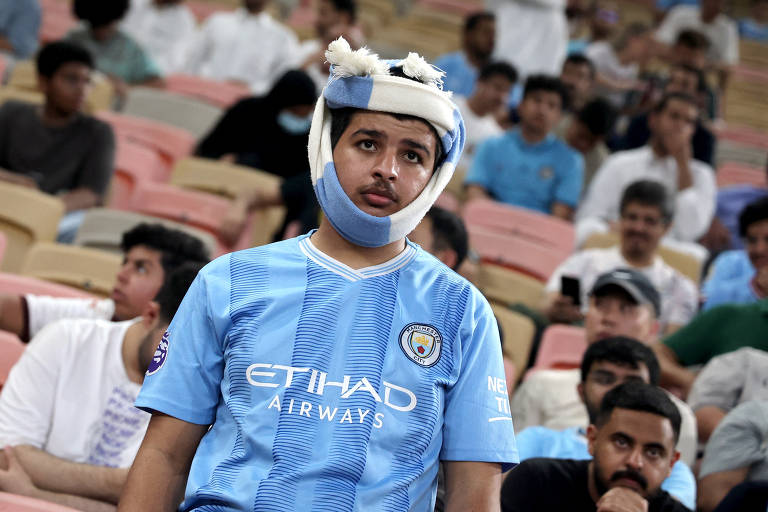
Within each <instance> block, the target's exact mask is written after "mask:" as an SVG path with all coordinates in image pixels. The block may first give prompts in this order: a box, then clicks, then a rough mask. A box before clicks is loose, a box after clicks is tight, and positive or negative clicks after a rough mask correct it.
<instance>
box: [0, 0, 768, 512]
mask: <svg viewBox="0 0 768 512" xmlns="http://www.w3.org/2000/svg"><path fill="white" fill-rule="evenodd" d="M269 3H270V2H269V1H267V0H243V1H242V5H241V6H240V7H239V8H238V9H235V10H229V11H222V12H217V13H215V14H212V15H211V16H209V17H208V18H207V19H205V20H204V21H203V22H202V23H201V24H198V22H197V20H196V18H195V17H194V15H193V14H192V12H191V11H190V9H189V8H188V6H187V5H185V2H184V0H110V1H104V0H72V2H71V4H72V13H73V15H74V16H75V17H76V18H77V19H78V20H79V24H78V25H77V26H76V28H74V29H73V30H72V31H70V32H69V33H68V34H66V36H65V37H64V38H63V39H62V40H60V41H55V42H50V43H48V44H45V45H42V46H39V45H38V40H39V39H38V31H39V27H40V23H41V17H42V10H41V6H40V5H39V3H38V1H37V0H14V1H12V2H10V1H9V2H5V3H4V4H2V5H0V52H2V53H3V55H4V58H5V59H6V60H7V62H8V63H9V68H10V69H12V68H13V65H14V62H21V61H24V60H29V59H34V62H35V64H36V71H37V77H38V84H39V90H40V92H41V93H42V94H43V97H44V101H43V104H42V105H41V106H37V105H32V104H28V103H24V102H22V101H15V100H11V101H6V102H5V103H3V104H2V105H1V106H0V181H2V182H7V183H11V184H14V185H20V186H24V187H30V188H33V189H37V190H40V191H42V192H44V193H46V194H50V195H55V196H57V197H59V198H60V199H61V200H62V201H63V203H64V206H65V213H66V214H65V215H64V217H63V220H62V221H61V224H60V226H59V241H60V242H71V241H72V240H73V239H74V236H75V233H76V232H77V229H78V227H79V226H80V223H81V222H82V219H83V216H84V214H85V212H86V211H87V210H88V209H90V208H93V207H96V206H101V205H104V204H106V202H107V196H108V189H109V185H110V180H111V179H112V176H113V171H114V167H115V158H116V146H117V145H118V144H119V143H120V141H119V140H117V137H116V136H115V134H114V133H113V130H112V128H110V126H109V125H108V124H107V123H105V122H103V121H101V120H99V119H98V118H97V117H95V116H93V115H91V114H89V113H87V112H86V109H85V105H86V100H87V97H88V91H89V87H90V86H91V84H92V82H93V81H94V80H95V79H96V76H97V75H98V76H103V77H106V79H107V80H108V81H109V83H110V84H111V86H112V87H113V89H114V92H115V95H116V101H115V107H116V108H120V106H121V105H122V104H123V102H124V100H125V98H126V97H127V95H128V94H129V91H130V90H131V88H132V87H135V86H139V85H141V86H149V87H159V88H162V87H163V86H164V85H165V77H167V76H170V75H172V74H175V73H185V74H192V75H197V76H200V77H204V78H207V79H211V80H214V81H219V82H222V83H223V82H230V83H237V84H240V85H242V86H244V87H246V88H247V90H248V91H250V94H251V96H249V97H246V98H243V99H241V100H239V101H237V102H235V103H234V104H232V105H231V106H230V107H229V108H227V109H226V110H225V111H224V112H223V114H222V116H221V118H220V119H219V120H218V121H217V122H216V123H215V124H214V125H213V127H212V128H211V130H210V131H209V132H208V133H207V134H205V135H204V136H203V137H202V138H201V139H200V140H199V141H197V144H196V146H195V149H194V153H195V155H196V156H198V157H202V158H206V159H211V160H217V161H222V162H228V163H234V164H238V165H241V166H245V167H251V168H254V169H258V170H261V171H263V172H266V173H269V174H272V175H275V176H277V177H278V178H279V181H277V182H276V183H277V184H276V185H275V186H274V187H272V188H267V187H262V188H258V189H255V188H253V189H247V188H246V189H243V190H240V191H239V193H238V195H237V197H236V198H234V200H232V201H231V205H230V209H229V211H228V212H227V214H226V215H224V216H223V217H222V218H221V219H220V220H221V223H220V227H219V230H218V231H217V232H216V233H215V234H216V235H217V236H218V239H219V240H220V241H222V242H223V243H224V244H229V245H231V244H233V243H234V242H235V241H236V240H238V239H239V238H240V236H241V235H242V233H243V231H244V230H245V229H246V228H247V226H248V218H249V216H250V215H251V214H252V213H253V212H255V211H258V210H261V209H264V208H267V207H272V206H278V205H280V206H283V207H285V212H286V214H285V218H284V220H283V222H282V225H281V226H280V228H279V229H278V230H277V232H275V233H274V237H275V240H280V239H282V238H283V237H284V235H285V234H286V233H289V232H291V228H290V226H292V225H298V226H299V227H298V230H299V232H301V233H304V232H307V231H309V230H311V229H314V228H316V227H317V225H318V219H319V215H320V209H319V206H318V203H317V200H316V198H315V192H314V190H313V187H312V182H311V178H310V171H309V161H308V158H307V151H306V147H307V144H308V140H309V130H310V126H311V123H312V118H313V112H314V106H315V103H316V101H317V99H318V95H319V94H320V92H321V90H322V87H323V86H324V84H325V83H326V82H327V80H328V76H329V65H328V64H327V63H326V62H325V57H324V50H325V48H326V47H327V46H328V44H329V43H330V42H332V41H334V40H336V39H337V38H339V37H344V38H345V39H346V40H347V41H348V42H349V43H350V44H351V46H352V47H353V48H359V47H361V46H363V45H364V44H365V31H364V30H363V27H362V26H361V24H360V23H359V19H358V14H359V13H358V9H359V6H358V5H356V3H355V1H354V0H317V2H315V4H314V7H315V22H314V25H313V26H312V30H313V36H312V37H311V38H310V39H308V40H305V41H303V42H300V41H299V38H298V36H297V35H296V34H295V33H294V31H293V30H292V29H291V28H289V27H288V26H286V25H284V24H283V23H282V22H280V21H278V20H277V19H275V18H274V17H273V16H272V15H271V14H269V12H268V10H269V9H268V8H269ZM485 4H486V5H485V7H486V8H487V10H486V11H482V12H476V13H472V14H470V15H468V16H467V17H466V19H465V21H464V25H463V28H462V33H461V34H460V36H461V48H460V49H459V50H457V51H456V52H454V53H448V54H445V55H442V56H439V57H438V58H437V59H436V60H435V61H434V62H435V65H436V67H437V68H439V69H440V70H442V71H443V72H444V74H445V76H444V77H443V86H444V88H445V89H446V90H450V91H452V92H453V94H454V96H453V101H454V103H455V104H456V106H457V107H458V109H459V111H460V112H461V114H462V117H463V119H464V122H465V125H466V135H467V137H466V145H465V148H464V154H463V156H462V158H461V160H460V161H459V163H458V166H457V169H456V173H455V176H454V178H453V180H454V183H453V185H455V186H453V187H449V190H450V192H446V193H445V194H447V195H449V198H450V201H449V202H450V203H451V204H453V203H454V202H455V203H457V204H463V203H465V202H467V201H483V200H485V201H489V200H490V201H495V202H498V203H503V204H506V205H509V206H512V207H515V208H522V209H526V210H531V211H535V212H538V213H539V214H541V215H547V216H552V217H555V218H558V219H559V220H561V221H563V222H565V223H570V224H572V226H573V228H574V232H575V238H576V248H575V250H574V252H573V253H572V254H571V255H570V256H569V257H568V258H567V259H565V260H564V261H562V262H561V263H560V265H559V266H558V267H557V268H556V269H555V270H554V272H553V273H552V274H551V275H550V276H549V277H548V280H547V281H546V284H545V286H544V287H543V288H544V295H543V296H542V297H541V301H540V303H539V304H537V305H536V307H523V306H521V305H520V304H510V305H509V306H511V307H512V309H514V310H515V311H517V312H520V313H521V314H524V315H527V316H528V317H530V318H531V319H532V320H533V321H534V323H535V325H536V327H537V334H536V335H535V337H534V341H533V344H532V351H531V354H530V357H529V359H530V361H529V362H528V365H527V366H526V365H519V367H517V368H515V370H516V373H517V375H518V376H521V375H524V377H523V378H520V379H514V380H513V381H511V382H508V383H507V386H508V389H509V397H510V410H511V415H512V418H513V422H514V427H515V431H516V432H517V434H518V435H517V448H518V451H519V454H520V460H521V464H520V465H519V466H517V467H516V468H514V469H512V470H511V471H510V472H509V473H508V474H507V476H506V478H505V481H504V484H503V488H502V492H501V497H500V499H501V509H502V510H503V511H535V510H542V511H544V510H546V511H550V510H566V509H567V510H600V511H603V510H604V511H614V510H628V511H641V510H650V511H654V512H655V511H677V510H686V509H689V510H701V511H704V512H709V511H714V510H717V511H720V512H723V511H726V510H744V511H747V510H760V511H761V512H762V511H764V510H766V505H767V504H768V450H767V449H766V446H767V444H766V443H768V378H767V377H766V376H768V192H767V191H766V189H765V187H755V186H751V185H750V186H747V185H744V186H736V187H731V188H727V189H720V190H718V187H717V180H716V168H717V163H718V159H717V155H718V152H717V149H718V141H717V136H716V134H717V133H718V130H717V127H718V126H720V125H722V124H723V122H724V121H723V117H724V115H725V112H724V96H725V94H726V92H727V91H728V88H729V87H732V82H733V69H734V67H735V66H736V65H738V63H739V41H740V39H742V40H751V41H757V42H767V41H768V1H766V0H753V1H752V2H751V11H750V16H749V17H748V18H743V19H740V20H735V19H733V18H732V17H731V16H730V15H729V12H728V7H729V6H728V3H727V2H724V1H723V0H700V1H670V0H667V1H665V0H658V1H647V2H645V4H648V6H650V7H651V8H650V9H649V10H648V20H647V21H645V22H634V21H633V22H629V23H627V22H625V21H624V20H623V19H622V11H621V2H614V1H611V0H594V1H590V0H567V1H566V0H487V1H486V2H485ZM767 48H768V47H767ZM766 51H768V50H766ZM337 135H338V134H337ZM333 136H334V135H333V134H332V137H333ZM458 212H460V209H459V208H456V211H455V212H452V211H449V210H447V209H443V208H439V207H433V208H432V210H430V212H429V213H428V214H427V216H426V217H425V218H424V220H423V221H422V223H421V224H420V225H419V226H418V227H417V228H416V230H414V231H413V233H412V234H411V235H410V236H409V239H410V240H411V241H413V242H415V243H417V244H419V245H420V246H421V247H422V248H423V249H425V250H426V251H428V252H430V253H432V254H433V255H434V256H435V257H437V258H438V259H439V260H440V261H441V262H443V263H444V264H445V265H446V266H447V267H449V268H451V269H453V270H455V271H456V272H458V273H460V274H463V275H465V276H466V277H468V278H469V279H474V275H473V270H472V269H473V267H475V266H476V265H477V258H476V255H475V254H474V253H473V251H472V248H471V247H470V244H469V237H468V234H467V230H466V229H465V227H464V225H463V222H462V219H461V216H460V214H459V213H458ZM544 236H546V234H544ZM600 236H607V237H614V239H615V241H616V244H615V245H614V246H612V247H609V248H594V247H593V246H590V245H589V244H588V242H589V241H590V240H593V239H594V238H595V237H600ZM586 247H592V248H586ZM122 250H123V252H124V262H123V266H122V268H121V270H120V272H119V274H118V275H117V276H116V281H115V285H114V289H113V291H112V293H111V296H110V297H109V298H108V299H104V300H99V301H91V300H80V299H54V298H50V297H40V296H36V295H20V294H4V295H0V329H2V330H5V331H9V332H12V333H14V334H16V335H17V336H18V337H19V338H20V339H22V340H23V341H24V342H28V348H27V349H26V351H25V353H24V355H23V356H22V358H21V359H20V361H19V362H18V363H17V364H16V366H15V367H14V370H13V371H12V372H11V374H10V377H9V379H8V381H7V382H6V383H5V385H4V386H3V388H2V394H0V443H2V446H9V447H8V448H6V449H5V451H3V452H0V491H6V492H12V493H16V494H24V495H29V496H35V497H38V498H42V499H45V500H49V501H53V502H57V503H61V504H65V505H70V506H72V507H74V508H77V509H81V510H89V511H90V510H97V511H101V510H114V506H115V505H116V504H117V502H118V500H119V498H120V493H121V490H122V486H123V484H124V483H125V481H126V477H127V468H128V467H130V465H131V463H132V460H133V458H134V457H135V454H136V451H137V450H138V447H139V444H140V443H141V440H142V438H143V435H144V432H145V430H146V428H147V422H148V421H149V415H148V414H147V413H145V412H143V411H140V410H138V409H136V408H134V407H133V405H132V404H133V402H134V400H135V398H136V396H137V394H138V391H139V389H140V386H141V383H142V381H143V377H144V373H145V371H146V370H147V368H148V367H149V365H150V361H151V360H152V358H153V356H154V351H155V347H156V346H157V342H158V341H159V340H161V338H162V334H163V332H164V331H165V329H166V328H167V326H168V323H169V322H170V320H171V318H172V317H173V314H174V312H175V311H176V309H177V308H178V306H179V303H180V302H181V300H182V298H183V296H184V293H185V292H186V290H187V288H188V287H189V285H190V283H191V281H192V279H194V277H195V275H196V274H197V270H198V269H199V268H201V267H202V265H204V264H205V263H206V262H208V260H209V257H210V256H211V255H209V254H207V253H206V251H205V249H204V248H203V245H202V243H201V242H200V241H199V240H197V239H195V238H194V237H192V236H191V235H188V234H185V233H182V232H181V231H178V230H174V229H170V228H166V227H163V226H161V225H159V224H157V225H155V224H141V225H139V226H137V227H135V228H134V229H132V230H130V231H127V232H126V233H124V235H123V239H122ZM663 251H671V252H676V253H678V254H683V255H685V256H686V257H688V258H690V259H692V260H693V261H695V262H697V264H699V265H700V266H701V267H702V268H707V269H708V271H707V272H706V273H702V275H701V276H700V277H702V284H701V285H699V283H698V281H696V280H695V279H692V278H691V276H689V275H685V274H684V273H682V272H681V271H680V269H678V268H675V266H674V265H673V264H672V263H671V262H669V261H666V260H665V258H664V256H663ZM569 279H570V280H571V281H573V280H576V281H577V283H578V291H577V293H576V294H573V293H570V292H569V291H567V290H566V289H565V288H566V282H567V281H568V280H569ZM571 291H572V290H571ZM558 324H560V325H569V326H577V327H583V340H582V341H583V344H584V346H585V347H586V350H585V352H584V354H583V358H582V360H581V365H580V367H579V368H568V369H533V370H531V366H532V365H533V363H534V361H535V359H536V355H537V350H538V348H539V341H540V335H541V333H542V332H543V331H544V330H545V329H547V328H548V327H550V326H553V325H558ZM502 334H503V333H502ZM507 334H509V333H507ZM503 338H504V336H503V335H502V342H503V343H504V341H503ZM507 362H508V363H510V364H512V363H511V361H507ZM518 381H519V384H518V385H517V387H515V383H516V382H518ZM76 403H78V404H79V405H74V404H76ZM361 422H362V420H361ZM442 488H443V486H442V481H441V486H440V490H439V491H438V506H437V509H438V510H439V509H440V507H441V500H442V494H441V492H440V491H442ZM621 507H623V508H621ZM761 507H762V508H761Z"/></svg>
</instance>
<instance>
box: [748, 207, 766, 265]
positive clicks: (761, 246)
mask: <svg viewBox="0 0 768 512" xmlns="http://www.w3.org/2000/svg"><path fill="white" fill-rule="evenodd" d="M744 245H745V247H746V249H747V254H748V255H749V261H751V262H752V266H753V267H755V268H756V269H759V268H763V267H765V266H768V219H766V220H760V221H757V222H754V223H752V224H750V225H749V227H747V235H746V236H745V237H744Z"/></svg>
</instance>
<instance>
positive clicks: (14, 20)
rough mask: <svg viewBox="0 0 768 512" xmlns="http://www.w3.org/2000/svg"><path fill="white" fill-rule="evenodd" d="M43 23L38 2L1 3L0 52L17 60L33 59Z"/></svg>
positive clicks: (25, 0) (22, 0)
mask: <svg viewBox="0 0 768 512" xmlns="http://www.w3.org/2000/svg"><path fill="white" fill-rule="evenodd" d="M41 22H42V11H41V9H40V4H39V2H38V0H12V1H6V2H0V51H4V52H8V53H10V54H11V55H13V56H14V57H16V58H17V59H28V58H30V57H32V54H33V53H35V50H36V49H37V41H38V34H39V32H40V23H41ZM0 78H2V77H0Z"/></svg>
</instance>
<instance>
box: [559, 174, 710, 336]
mask: <svg viewBox="0 0 768 512" xmlns="http://www.w3.org/2000/svg"><path fill="white" fill-rule="evenodd" d="M620 205H621V206H620V209H619V211H620V219H619V222H618V231H619V245H618V246H616V247H611V248H608V249H587V250H584V251H580V252H577V253H576V254H574V255H572V256H571V257H569V258H568V259H567V260H565V261H564V262H563V263H562V264H560V266H559V267H557V269H555V272H554V273H553V274H552V276H551V277H550V278H549V281H548V282H547V288H546V290H547V298H546V306H545V308H544V311H545V314H546V315H547V317H548V318H549V319H550V321H552V322H567V323H569V322H573V321H576V320H578V319H580V318H581V308H580V307H579V306H578V305H577V304H574V301H573V298H572V297H569V296H565V295H563V294H562V293H561V290H560V288H561V285H560V281H561V278H562V277H563V276H568V277H574V278H576V279H578V280H579V282H580V285H581V288H580V289H581V292H582V296H581V303H582V304H586V302H587V295H586V292H587V290H589V289H591V288H592V285H593V284H594V283H595V280H596V279H597V277H598V276H599V275H600V274H603V273H605V272H608V271H610V270H613V269H615V268H621V267H630V268H634V269H636V270H638V271H639V272H642V273H643V274H644V275H645V276H646V277H647V278H648V280H649V281H650V282H651V283H652V284H653V285H654V287H655V288H656V289H657V290H658V292H659V293H660V294H661V297H662V300H661V314H660V316H659V323H660V329H661V332H662V333H664V334H669V333H671V332H673V331H675V330H677V329H678V328H680V327H681V326H683V325H685V324H687V323H688V322H689V321H690V320H691V319H692V318H693V316H694V315H695V314H696V311H697V309H698V292H697V290H696V285H694V283H693V282H692V281H691V280H690V279H688V278H687V277H685V276H683V275H682V274H681V273H680V272H678V271H677V270H675V269H673V268H672V267H670V266H669V265H667V264H666V263H664V260H662V259H661V257H660V256H659V255H658V248H659V243H660V241H661V239H662V237H663V236H664V234H665V233H666V232H667V229H669V226H670V224H671V223H672V217H673V215H674V206H673V205H672V204H671V202H670V200H669V198H668V195H667V193H666V190H665V189H664V186H663V185H662V184H661V183H659V182H657V181H650V180H641V181H636V182H634V183H632V184H631V185H629V186H628V187H627V188H626V190H624V194H623V195H622V198H621V203H620Z"/></svg>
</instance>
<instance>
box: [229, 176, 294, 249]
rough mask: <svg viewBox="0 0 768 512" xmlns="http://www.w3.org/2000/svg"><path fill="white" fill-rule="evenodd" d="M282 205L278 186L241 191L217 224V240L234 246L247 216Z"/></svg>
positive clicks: (243, 227)
mask: <svg viewBox="0 0 768 512" xmlns="http://www.w3.org/2000/svg"><path fill="white" fill-rule="evenodd" d="M281 204H283V196H282V194H281V191H280V185H279V184H275V186H273V187H266V188H258V189H251V190H242V191H241V192H240V193H239V194H238V196H237V197H236V198H235V199H234V200H233V201H232V204H231V205H230V207H229V209H228V210H227V213H226V215H225V216H224V217H223V218H222V219H221V223H220V224H219V238H221V240H222V241H223V242H224V243H227V244H229V245H234V244H235V243H236V242H237V241H238V239H239V238H240V235H241V234H242V232H243V229H245V224H246V222H247V221H248V215H249V214H250V213H251V212H253V211H255V210H257V209H259V208H268V207H270V206H280V205H281Z"/></svg>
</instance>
